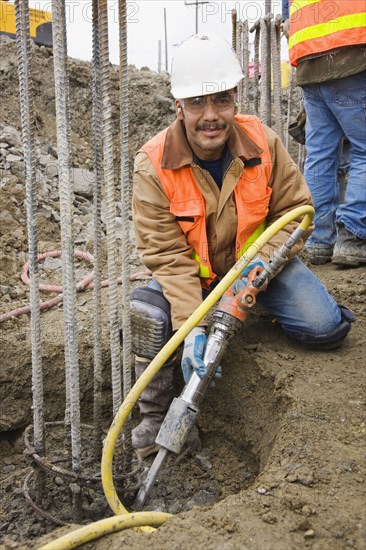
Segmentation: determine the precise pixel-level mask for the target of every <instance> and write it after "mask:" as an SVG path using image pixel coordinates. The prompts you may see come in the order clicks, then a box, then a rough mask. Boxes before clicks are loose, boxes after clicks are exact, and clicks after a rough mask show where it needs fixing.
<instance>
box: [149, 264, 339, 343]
mask: <svg viewBox="0 0 366 550" xmlns="http://www.w3.org/2000/svg"><path fill="white" fill-rule="evenodd" d="M149 287H150V288H153V289H154V290H158V291H160V292H162V288H161V286H160V285H159V283H158V282H157V281H155V280H154V279H153V280H152V282H151V283H150V284H149ZM206 296H207V292H206ZM206 296H205V295H204V296H203V297H204V298H205V297H206ZM257 301H258V303H260V304H262V305H263V306H264V307H265V308H266V310H267V311H268V313H269V314H270V315H271V316H273V317H275V318H276V319H277V321H278V322H279V323H280V325H281V326H282V328H283V330H284V331H285V333H286V334H287V335H288V336H290V337H292V338H295V339H296V340H300V341H308V340H310V341H316V340H317V339H318V338H321V339H322V338H323V337H325V338H326V337H327V335H330V334H332V333H333V332H334V331H335V330H336V329H337V328H338V327H339V325H340V323H341V317H342V315H341V312H340V309H339V307H338V305H337V303H336V302H335V300H334V299H333V298H332V297H331V296H330V294H329V293H328V291H327V289H326V288H325V287H324V286H323V285H322V283H321V282H320V281H319V279H318V278H317V277H316V276H315V275H314V273H313V272H312V271H310V269H308V268H307V267H306V265H305V264H304V263H303V262H302V261H301V260H299V258H297V257H295V258H293V259H292V260H291V261H290V262H289V263H288V264H287V265H286V266H285V268H284V269H283V270H282V271H281V273H279V274H278V275H277V276H276V277H275V278H274V279H273V280H272V281H271V282H270V284H269V285H268V288H267V290H266V291H265V292H261V293H260V294H259V295H258V298H257Z"/></svg>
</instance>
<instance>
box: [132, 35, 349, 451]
mask: <svg viewBox="0 0 366 550" xmlns="http://www.w3.org/2000/svg"><path fill="white" fill-rule="evenodd" d="M242 77H243V75H242V71H241V68H240V65H239V62H238V60H237V58H236V55H235V53H234V52H233V50H232V48H231V47H230V46H229V44H228V43H227V42H226V41H225V40H223V39H222V38H220V37H218V36H215V35H213V34H207V35H204V34H198V35H195V36H193V37H190V38H189V39H187V40H186V41H185V42H183V43H182V45H181V46H180V47H179V49H178V51H177V53H176V55H175V57H174V59H173V64H172V94H173V96H174V97H175V107H176V115H177V118H176V120H175V122H173V124H171V125H170V126H169V127H168V128H166V129H165V130H163V131H162V132H160V133H158V134H157V135H156V136H155V137H153V138H152V139H151V140H150V141H148V142H147V143H146V144H145V145H144V146H143V147H142V148H141V150H140V151H139V152H138V154H137V156H136V160H135V168H134V181H133V218H134V223H135V230H136V238H137V244H138V250H139V253H140V256H141V258H142V261H143V262H144V264H145V265H146V267H148V268H149V269H151V271H152V272H153V281H152V283H151V284H150V285H149V286H148V287H145V288H140V289H137V290H135V291H134V292H133V294H132V296H131V306H132V309H133V311H134V310H135V311H136V310H137V311H140V313H141V314H142V318H143V319H145V321H146V322H147V323H148V325H149V323H150V324H151V327H155V328H152V329H151V330H149V328H147V329H146V328H142V329H141V334H140V335H137V336H136V341H137V342H138V345H137V346H135V348H136V349H134V351H135V353H136V354H137V357H136V375H137V376H140V375H141V374H142V372H143V371H144V370H145V369H146V367H147V366H148V365H149V359H152V358H153V357H154V355H155V354H156V353H157V351H159V349H161V347H162V346H163V345H164V344H165V342H166V341H167V340H168V339H169V336H170V334H171V330H173V331H175V330H177V329H179V328H180V327H181V326H182V324H183V323H184V322H185V321H186V320H187V319H188V318H189V316H190V315H191V314H192V313H193V312H194V311H195V310H196V308H197V307H198V306H199V305H200V304H201V302H202V300H203V294H205V293H206V294H207V292H210V290H211V289H212V288H214V286H215V285H216V284H217V282H218V281H219V279H220V278H221V277H222V276H224V275H225V274H226V273H227V272H228V271H229V269H231V267H232V266H233V265H234V264H235V262H236V260H237V259H238V257H240V255H241V254H242V253H243V252H244V251H245V249H246V248H247V247H248V246H249V243H250V242H253V241H254V240H255V238H256V236H258V235H259V234H260V233H261V232H262V231H263V230H264V226H265V225H270V224H271V223H273V222H274V221H275V220H277V219H278V218H280V217H281V216H282V215H283V214H285V213H286V212H289V211H290V210H292V209H293V208H295V207H297V206H300V205H308V204H311V203H312V202H311V196H310V192H309V189H308V187H307V185H306V182H305V180H304V178H303V177H302V175H301V173H300V172H299V170H298V168H297V166H296V164H295V163H294V162H293V161H292V159H291V158H290V156H289V155H288V153H287V151H286V149H285V148H284V146H283V144H282V142H281V140H280V138H279V137H278V136H277V135H276V134H275V133H274V132H273V131H272V130H271V129H270V128H268V127H266V126H265V125H263V124H262V123H261V122H260V120H259V119H258V118H257V117H255V116H244V115H239V114H238V108H237V84H238V83H239V82H240V80H241V79H242ZM297 226H298V222H292V223H291V224H290V226H287V227H286V228H284V229H282V230H281V231H279V232H278V233H277V235H275V236H274V237H273V238H272V239H271V240H270V242H269V243H268V244H267V245H266V246H265V247H264V248H263V249H262V250H261V252H260V253H259V254H258V256H256V258H255V259H254V260H252V262H251V264H250V265H249V266H248V267H247V268H246V270H245V274H247V273H249V272H250V270H251V269H252V268H254V267H256V266H258V265H263V262H265V261H266V260H268V258H269V256H270V255H271V250H273V249H274V248H278V247H279V246H281V244H282V243H283V242H284V241H286V240H287V238H288V236H289V234H290V233H291V232H292V231H293V230H294V228H295V227H297ZM310 232H311V228H310V229H309V231H308V234H309V233H310ZM303 244H304V243H303V242H300V243H298V244H297V245H296V247H294V250H293V251H292V259H291V260H290V261H289V262H288V264H287V265H286V266H285V267H284V269H283V270H282V271H281V273H280V274H279V275H277V276H276V277H275V278H274V279H273V280H272V281H271V282H270V283H269V286H268V289H267V290H266V292H263V293H262V294H260V295H259V297H258V302H260V303H261V304H262V305H263V306H264V307H265V308H266V309H267V311H268V312H269V313H270V315H272V316H274V317H275V318H276V319H277V320H278V322H279V323H280V325H281V326H282V328H283V330H284V331H285V333H286V334H287V335H288V336H289V337H291V338H293V339H295V340H298V341H300V342H302V343H304V344H305V345H308V346H312V347H315V348H317V349H320V350H323V349H330V348H334V347H337V346H339V345H340V343H341V341H342V340H343V339H344V338H345V337H346V335H347V334H348V332H349V330H350V322H351V320H353V319H354V317H353V314H352V313H351V312H350V311H349V310H346V309H345V308H343V307H338V305H337V304H336V302H335V301H334V300H333V298H332V297H331V296H330V295H329V294H328V292H327V290H326V289H325V288H324V286H323V285H322V284H321V283H320V281H319V280H318V279H317V278H316V277H315V275H314V274H313V273H312V272H311V271H310V270H309V269H308V268H307V267H306V266H305V265H304V264H303V263H302V262H301V261H300V260H299V259H298V258H297V257H296V253H297V252H299V251H300V249H301V248H302V246H303ZM309 296H311V297H312V300H309ZM205 345H206V334H205V325H204V322H202V323H201V325H200V326H197V327H195V328H194V329H193V330H192V331H191V332H190V334H189V335H188V336H187V337H186V338H185V341H184V349H183V356H182V369H183V375H184V379H185V381H186V382H187V381H188V380H189V377H190V375H191V373H192V372H193V370H196V371H197V373H198V375H199V376H201V377H203V376H204V374H205V366H204V364H203V360H202V359H203V355H204V350H205ZM173 362H174V361H170V362H169V363H167V364H166V365H165V366H164V367H163V368H162V369H161V370H160V371H159V372H158V374H157V375H156V376H155V377H154V379H153V380H152V382H151V384H150V385H149V386H148V387H147V388H146V390H145V391H144V392H143V393H142V394H141V397H140V400H139V406H140V412H141V415H142V422H141V423H140V424H139V426H137V427H136V428H135V429H134V430H133V432H132V443H133V446H134V447H135V449H138V450H139V451H140V454H141V455H142V456H147V455H148V454H150V453H151V452H154V451H155V450H156V445H155V443H154V442H155V437H156V435H157V432H158V430H159V428H160V425H161V423H162V420H163V418H164V416H165V413H166V411H167V409H168V407H169V404H170V401H171V399H172V378H173Z"/></svg>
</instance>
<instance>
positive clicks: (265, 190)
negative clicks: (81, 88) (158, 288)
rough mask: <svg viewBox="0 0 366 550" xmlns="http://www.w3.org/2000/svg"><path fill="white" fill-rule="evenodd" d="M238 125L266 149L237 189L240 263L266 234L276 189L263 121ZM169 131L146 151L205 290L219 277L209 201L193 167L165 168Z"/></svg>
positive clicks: (241, 119) (243, 120)
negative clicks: (213, 256)
mask: <svg viewBox="0 0 366 550" xmlns="http://www.w3.org/2000/svg"><path fill="white" fill-rule="evenodd" d="M235 121H236V122H237V123H238V124H239V126H240V127H241V128H242V129H243V130H244V132H245V133H246V134H247V135H248V136H249V137H250V138H251V139H252V140H253V141H254V142H255V143H256V144H257V145H258V146H259V147H261V148H262V149H263V153H262V154H261V155H260V156H259V157H258V163H250V161H249V162H248V164H252V166H245V167H244V169H243V171H242V173H241V176H240V178H239V180H238V182H237V184H236V186H235V188H234V198H235V204H236V209H237V215H238V225H237V232H236V259H238V258H240V257H241V256H242V255H243V254H244V252H245V251H246V250H247V249H248V248H249V246H250V245H251V244H252V243H253V242H254V241H255V240H256V239H257V238H258V237H259V235H260V234H261V233H263V231H264V229H265V219H266V217H267V214H268V205H269V199H270V196H271V193H272V189H271V188H270V187H268V182H269V180H270V177H271V173H272V160H271V154H270V151H269V147H268V142H267V138H266V135H265V133H264V129H263V126H262V123H261V122H260V120H259V119H258V118H257V117H255V116H244V115H236V116H235ZM167 130H168V129H165V130H163V131H162V132H159V133H158V134H157V135H156V136H155V137H153V138H152V139H151V140H150V141H148V142H147V143H146V144H145V145H144V146H143V148H142V149H143V150H144V151H145V152H146V153H147V154H148V156H149V157H150V159H151V161H152V163H153V165H154V168H155V170H156V173H157V175H158V177H159V180H160V182H161V184H162V187H163V189H164V191H165V194H166V196H167V197H168V199H169V202H170V211H171V213H172V214H174V215H175V216H176V219H177V221H178V223H179V225H180V227H181V229H182V231H183V233H184V234H185V235H186V238H187V242H188V243H189V244H190V245H191V246H192V249H193V252H192V257H193V258H194V259H195V260H197V262H198V263H199V276H200V277H201V283H202V286H203V287H206V288H208V287H209V285H210V283H211V282H212V281H214V280H215V279H216V278H217V276H216V275H215V273H213V271H212V268H211V263H210V259H209V255H208V239H207V231H206V217H205V200H204V197H203V195H202V192H201V191H200V189H199V187H198V184H197V182H196V179H195V177H194V174H193V170H192V168H191V166H183V167H182V168H178V169H176V170H167V169H164V168H161V161H162V158H163V151H164V144H165V137H166V133H167Z"/></svg>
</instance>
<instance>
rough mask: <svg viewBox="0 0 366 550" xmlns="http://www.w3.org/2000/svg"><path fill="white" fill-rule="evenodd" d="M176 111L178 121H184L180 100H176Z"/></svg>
mask: <svg viewBox="0 0 366 550" xmlns="http://www.w3.org/2000/svg"><path fill="white" fill-rule="evenodd" d="M175 111H176V114H177V119H178V120H183V119H184V116H183V109H182V107H181V104H180V101H179V100H178V99H176V100H175Z"/></svg>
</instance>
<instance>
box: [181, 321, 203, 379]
mask: <svg viewBox="0 0 366 550" xmlns="http://www.w3.org/2000/svg"><path fill="white" fill-rule="evenodd" d="M206 344H207V338H206V332H205V328H204V327H194V328H193V329H192V330H191V332H190V333H189V334H188V335H187V336H186V337H185V339H184V348H183V355H182V371H183V378H184V382H185V383H186V384H188V382H189V379H190V378H191V376H192V373H193V371H196V373H197V374H198V376H199V377H200V378H204V377H205V375H206V366H205V364H204V362H203V356H204V354H205V349H206Z"/></svg>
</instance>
